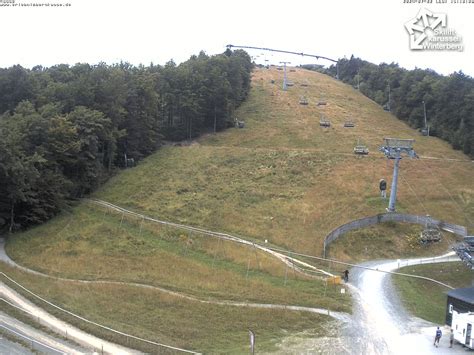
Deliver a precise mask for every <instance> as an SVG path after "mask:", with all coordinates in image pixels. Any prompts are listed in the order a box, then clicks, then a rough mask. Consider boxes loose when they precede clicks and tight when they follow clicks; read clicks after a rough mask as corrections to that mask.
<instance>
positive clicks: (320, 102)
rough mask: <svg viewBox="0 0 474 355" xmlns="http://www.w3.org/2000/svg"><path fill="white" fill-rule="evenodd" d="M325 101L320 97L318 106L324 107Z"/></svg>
mask: <svg viewBox="0 0 474 355" xmlns="http://www.w3.org/2000/svg"><path fill="white" fill-rule="evenodd" d="M326 104H327V102H326V99H325V98H324V97H323V96H322V95H321V98H320V99H319V101H318V106H326Z"/></svg>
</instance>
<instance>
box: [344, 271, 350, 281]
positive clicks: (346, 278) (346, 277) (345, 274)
mask: <svg viewBox="0 0 474 355" xmlns="http://www.w3.org/2000/svg"><path fill="white" fill-rule="evenodd" d="M344 281H345V282H349V270H347V269H346V270H344Z"/></svg>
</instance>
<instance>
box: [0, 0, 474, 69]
mask: <svg viewBox="0 0 474 355" xmlns="http://www.w3.org/2000/svg"><path fill="white" fill-rule="evenodd" d="M2 1H6V0H0V3H1V2H2ZM48 1H50V2H59V1H64V2H66V1H68V2H69V3H70V4H71V5H72V6H71V7H68V8H47V7H44V8H36V7H22V6H16V7H0V24H1V30H2V32H1V34H0V38H1V42H0V67H7V66H11V65H13V64H21V65H23V66H25V67H32V66H34V65H38V64H41V65H43V66H51V65H54V64H58V63H68V64H74V63H77V62H88V63H92V64H94V63H98V62H100V61H104V62H107V63H114V62H118V61H121V60H123V61H128V62H131V63H133V64H139V63H143V64H145V65H148V64H149V63H150V62H154V63H157V64H164V63H165V62H167V61H168V60H170V59H174V60H175V61H176V62H178V63H179V62H181V61H183V60H186V59H187V58H189V56H190V55H192V54H197V53H198V52H199V51H200V50H204V51H205V52H207V53H208V54H215V53H220V52H223V51H224V50H225V46H226V44H236V45H248V46H257V47H267V48H277V49H284V50H290V51H297V52H305V53H311V54H319V55H323V56H327V57H331V58H342V57H344V56H347V57H349V56H350V55H351V54H354V55H356V56H359V57H361V58H363V59H366V60H369V61H371V62H375V63H380V62H392V61H395V62H398V63H399V64H400V65H401V66H403V67H406V68H414V67H415V66H416V67H420V68H432V69H435V70H436V71H438V72H441V73H444V74H448V73H451V72H453V71H457V70H463V71H464V72H465V73H467V74H469V75H471V76H474V56H473V55H474V21H472V18H473V14H474V3H473V4H452V3H451V1H452V0H447V3H446V4H435V3H434V2H436V0H433V4H426V5H420V4H418V3H416V4H405V3H403V1H404V0H359V1H357V0H340V1H334V0H326V1H316V0H293V1H280V0H273V1H269V0H234V1H228V0H227V1H224V0H221V1H217V0H194V1H192V0H161V1H152V0H130V1H124V0H15V2H16V3H17V4H20V3H30V2H48ZM438 1H439V0H438ZM421 7H426V8H428V9H429V10H431V11H433V12H443V13H446V14H447V19H448V27H449V28H454V29H455V30H456V31H457V32H458V34H460V35H462V36H463V43H464V46H465V49H464V51H463V52H415V51H410V50H409V47H408V34H407V32H406V30H405V28H404V23H405V22H406V21H408V20H409V19H411V18H413V17H414V16H415V15H416V14H417V12H418V11H419V10H420V8H421ZM249 53H250V54H251V55H254V56H256V55H260V54H261V53H263V52H261V51H249ZM264 58H266V59H268V60H270V62H274V63H276V62H278V61H280V60H288V61H291V62H292V63H293V64H296V65H298V64H302V63H305V62H314V60H312V59H302V58H301V57H298V56H290V57H286V58H283V57H277V56H276V55H273V56H272V55H270V54H267V55H266V56H261V57H260V58H259V59H258V60H262V61H263V59H264ZM320 64H327V63H325V62H323V61H321V62H320Z"/></svg>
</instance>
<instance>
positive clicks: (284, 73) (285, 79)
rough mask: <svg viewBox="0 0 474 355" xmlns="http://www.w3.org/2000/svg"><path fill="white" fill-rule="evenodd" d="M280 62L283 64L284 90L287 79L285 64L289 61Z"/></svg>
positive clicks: (286, 86)
mask: <svg viewBox="0 0 474 355" xmlns="http://www.w3.org/2000/svg"><path fill="white" fill-rule="evenodd" d="M280 64H283V90H285V91H286V89H287V88H288V79H287V77H286V65H287V64H291V62H280Z"/></svg>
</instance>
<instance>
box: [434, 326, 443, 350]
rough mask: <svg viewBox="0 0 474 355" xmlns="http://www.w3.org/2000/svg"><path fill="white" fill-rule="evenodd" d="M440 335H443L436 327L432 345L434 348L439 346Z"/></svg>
mask: <svg viewBox="0 0 474 355" xmlns="http://www.w3.org/2000/svg"><path fill="white" fill-rule="evenodd" d="M442 335H443V333H442V332H441V329H439V327H438V328H437V329H436V335H435V341H434V343H433V345H434V346H436V347H438V346H439V341H440V339H441V336H442Z"/></svg>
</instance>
